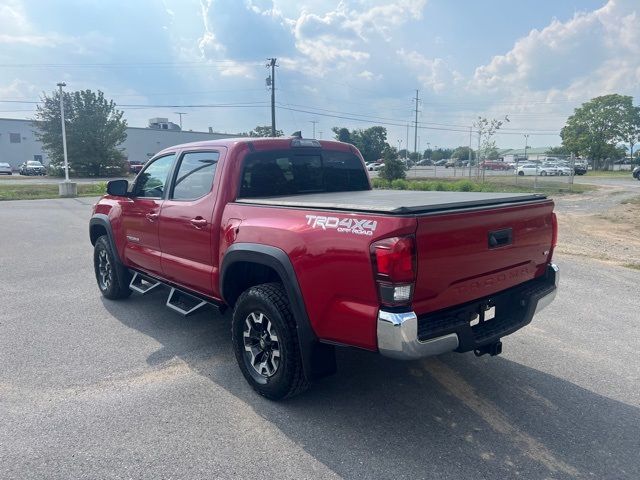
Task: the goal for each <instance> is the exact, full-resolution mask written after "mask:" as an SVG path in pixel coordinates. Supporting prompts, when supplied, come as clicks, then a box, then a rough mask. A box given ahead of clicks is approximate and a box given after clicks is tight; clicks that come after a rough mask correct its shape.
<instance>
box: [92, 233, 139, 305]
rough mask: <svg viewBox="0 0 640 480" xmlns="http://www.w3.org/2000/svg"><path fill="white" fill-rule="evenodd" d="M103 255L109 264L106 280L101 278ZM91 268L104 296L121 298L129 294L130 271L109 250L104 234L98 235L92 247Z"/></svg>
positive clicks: (115, 298)
mask: <svg viewBox="0 0 640 480" xmlns="http://www.w3.org/2000/svg"><path fill="white" fill-rule="evenodd" d="M105 257H106V259H107V260H108V262H109V264H110V272H109V281H108V282H105V281H104V280H103V274H102V273H101V271H100V265H101V258H102V259H103V260H104V258H105ZM93 268H94V271H95V274H96V281H97V282H98V288H99V289H100V292H101V293H102V295H103V296H104V297H105V298H108V299H110V300H121V299H123V298H127V297H129V295H131V289H130V288H129V283H130V282H131V273H129V270H127V269H126V268H125V267H124V265H122V264H121V263H120V262H119V261H118V260H117V259H116V257H115V255H114V254H113V251H112V250H111V243H110V242H109V238H108V237H107V236H106V235H102V236H101V237H99V238H98V239H97V240H96V244H95V246H94V247H93Z"/></svg>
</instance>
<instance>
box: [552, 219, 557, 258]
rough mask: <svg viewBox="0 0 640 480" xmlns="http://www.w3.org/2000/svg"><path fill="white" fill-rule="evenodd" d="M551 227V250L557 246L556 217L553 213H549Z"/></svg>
mask: <svg viewBox="0 0 640 480" xmlns="http://www.w3.org/2000/svg"><path fill="white" fill-rule="evenodd" d="M551 227H552V232H553V233H552V235H551V249H552V250H553V249H555V248H556V245H558V217H556V214H555V212H552V213H551Z"/></svg>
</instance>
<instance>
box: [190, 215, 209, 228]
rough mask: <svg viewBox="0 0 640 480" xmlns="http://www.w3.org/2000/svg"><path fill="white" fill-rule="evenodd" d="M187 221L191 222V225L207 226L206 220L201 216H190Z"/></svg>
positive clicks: (197, 226)
mask: <svg viewBox="0 0 640 480" xmlns="http://www.w3.org/2000/svg"><path fill="white" fill-rule="evenodd" d="M189 221H190V222H191V225H193V226H194V227H196V228H204V227H206V226H207V221H206V220H205V219H204V218H202V217H196V218H192V219H191V220H189Z"/></svg>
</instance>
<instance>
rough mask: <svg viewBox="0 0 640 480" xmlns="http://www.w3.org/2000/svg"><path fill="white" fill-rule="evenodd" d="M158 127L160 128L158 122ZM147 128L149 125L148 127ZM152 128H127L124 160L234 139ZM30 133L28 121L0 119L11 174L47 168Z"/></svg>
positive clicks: (3, 158) (1, 145) (1, 155)
mask: <svg viewBox="0 0 640 480" xmlns="http://www.w3.org/2000/svg"><path fill="white" fill-rule="evenodd" d="M157 120H165V119H161V118H155V119H151V120H150V122H151V121H157ZM159 123H160V124H162V122H159ZM168 123H171V122H168ZM166 124H167V123H165V125H166ZM150 125H153V124H152V123H150ZM156 125H157V123H156ZM156 125H153V126H150V127H149V128H138V127H129V128H127V139H126V140H125V141H124V143H123V144H122V145H121V146H120V148H122V149H123V152H124V155H125V157H127V159H128V160H142V161H146V160H148V159H149V158H151V157H152V156H154V155H155V154H156V153H157V152H159V151H160V150H162V149H164V148H167V147H170V146H172V145H177V144H180V143H188V142H198V141H202V140H216V139H219V138H231V137H237V136H238V135H234V134H227V133H214V132H213V131H211V129H209V130H210V131H209V132H191V131H189V132H185V131H181V130H180V127H179V126H178V125H176V127H177V129H176V128H173V127H170V126H168V125H167V127H162V126H160V127H158V126H156ZM172 125H175V124H172ZM34 130H35V127H34V126H33V124H32V123H31V121H30V120H19V119H13V118H0V162H7V163H9V164H11V166H12V167H13V168H14V169H15V170H17V169H18V165H20V164H21V163H22V162H25V161H27V160H37V161H39V162H42V163H43V164H45V165H48V164H49V158H48V156H47V154H46V152H45V151H44V150H43V148H42V143H40V142H39V141H37V140H36V137H35V134H34V133H33V131H34Z"/></svg>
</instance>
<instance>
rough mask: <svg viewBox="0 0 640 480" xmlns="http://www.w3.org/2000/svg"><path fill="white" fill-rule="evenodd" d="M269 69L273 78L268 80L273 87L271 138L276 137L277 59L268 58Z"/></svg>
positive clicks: (268, 83) (268, 84)
mask: <svg viewBox="0 0 640 480" xmlns="http://www.w3.org/2000/svg"><path fill="white" fill-rule="evenodd" d="M267 60H269V63H267V68H269V67H271V76H270V77H269V78H267V86H270V87H271V136H272V137H275V136H276V67H277V66H278V65H276V60H277V59H276V58H268V59H267Z"/></svg>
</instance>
